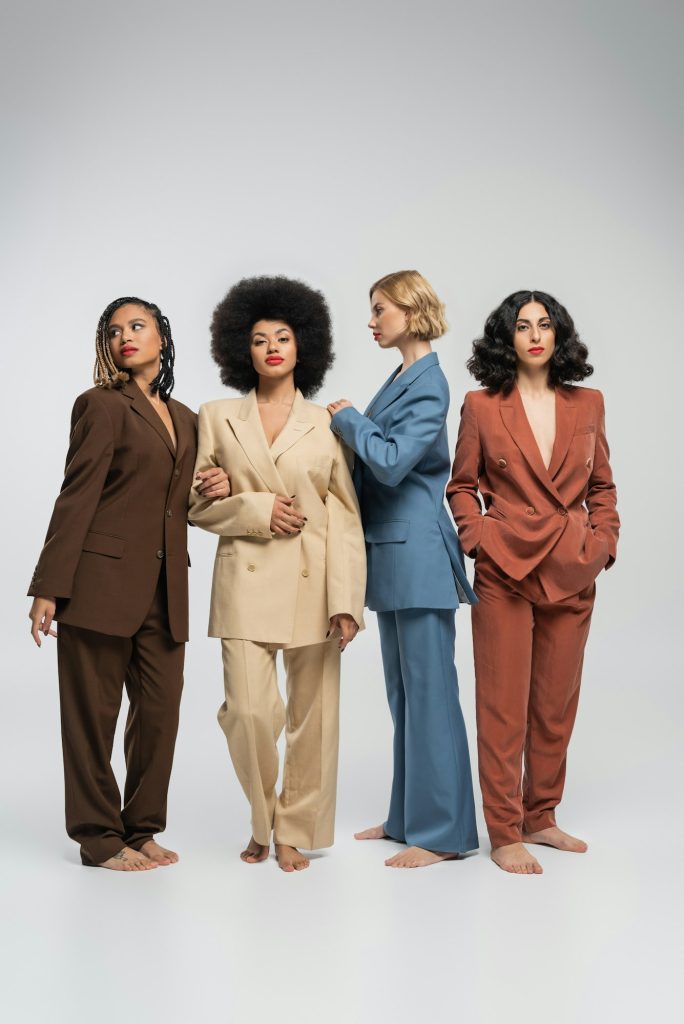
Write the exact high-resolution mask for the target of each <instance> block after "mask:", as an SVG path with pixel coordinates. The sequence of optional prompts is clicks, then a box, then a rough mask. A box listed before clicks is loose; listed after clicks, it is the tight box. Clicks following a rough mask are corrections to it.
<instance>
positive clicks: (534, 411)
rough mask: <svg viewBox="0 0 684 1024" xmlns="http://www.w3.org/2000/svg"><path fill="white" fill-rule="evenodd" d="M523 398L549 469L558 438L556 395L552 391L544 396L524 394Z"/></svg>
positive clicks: (529, 419) (540, 452) (544, 460)
mask: <svg viewBox="0 0 684 1024" xmlns="http://www.w3.org/2000/svg"><path fill="white" fill-rule="evenodd" d="M521 398H522V403H523V408H524V410H525V415H526V416H527V422H528V423H529V425H530V430H531V431H532V436H533V437H534V440H535V441H536V443H537V447H538V448H539V454H540V455H541V457H542V461H543V463H544V465H545V466H546V468H547V469H548V468H549V465H550V463H551V455H552V454H553V445H554V442H555V440H556V398H555V395H554V393H553V392H552V391H550V392H549V394H548V395H543V396H542V397H530V396H528V395H522V396H521Z"/></svg>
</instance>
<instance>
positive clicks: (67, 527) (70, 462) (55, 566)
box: [28, 392, 114, 598]
mask: <svg viewBox="0 0 684 1024" xmlns="http://www.w3.org/2000/svg"><path fill="white" fill-rule="evenodd" d="M113 454H114V428H113V426H112V422H111V420H110V418H109V414H108V412H107V409H106V407H105V405H104V403H103V402H101V401H100V400H99V399H98V396H97V394H93V393H92V392H90V393H86V394H84V395H80V396H79V397H78V398H77V399H76V402H75V403H74V408H73V411H72V413H71V434H70V438H69V450H68V452H67V457H66V468H65V471H64V482H63V483H62V487H61V490H60V492H59V497H58V498H57V501H56V502H55V507H54V511H53V513H52V518H51V519H50V525H49V526H48V531H47V536H46V538H45V545H44V547H43V550H42V552H41V555H40V558H39V559H38V565H37V566H36V569H35V572H34V573H33V578H32V580H31V586H30V587H29V591H28V593H29V596H30V597H52V598H69V597H71V594H72V590H73V585H74V577H75V575H76V569H77V568H78V563H79V560H80V558H81V551H82V549H83V543H84V541H85V538H86V534H87V533H88V530H89V529H90V524H91V522H92V521H93V517H94V515H95V512H96V510H97V506H98V502H99V500H100V496H101V494H102V489H103V487H104V484H105V480H106V479H107V473H108V471H109V467H110V465H111V461H112V456H113Z"/></svg>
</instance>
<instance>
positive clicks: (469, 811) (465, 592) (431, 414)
mask: <svg viewBox="0 0 684 1024" xmlns="http://www.w3.org/2000/svg"><path fill="white" fill-rule="evenodd" d="M370 305H371V318H370V322H369V324H368V326H369V328H370V329H371V331H372V332H373V338H374V340H375V342H376V343H377V344H378V345H379V347H380V348H381V349H387V350H397V351H398V352H399V353H400V355H401V358H402V362H401V365H400V366H398V367H397V368H396V369H395V370H394V371H393V372H392V374H391V375H390V377H389V378H388V380H386V381H385V383H384V384H383V385H382V387H381V388H380V390H379V391H378V393H377V394H376V396H375V397H374V398H373V400H372V401H371V403H370V405H369V406H368V408H367V409H366V412H365V414H364V415H362V414H361V413H360V412H359V411H358V410H357V409H355V408H354V407H353V405H352V404H351V402H349V401H347V400H346V399H341V400H340V401H338V402H333V403H331V405H329V406H328V409H329V411H330V413H331V415H332V424H331V427H332V430H333V432H334V433H336V434H337V435H338V436H339V437H341V438H343V440H344V441H345V442H346V443H347V444H348V445H349V446H350V448H352V449H353V451H355V452H356V455H357V459H356V463H355V466H354V482H355V484H356V488H357V493H358V494H359V497H360V502H361V514H362V517H363V525H364V530H365V535H366V546H367V551H368V591H367V594H366V604H367V605H368V607H369V608H372V609H373V610H374V611H375V612H376V613H377V617H378V628H379V631H380V645H381V649H382V661H383V667H384V671H385V685H386V689H387V699H388V702H389V706H390V711H391V714H392V721H393V723H394V773H393V779H392V791H391V795H390V802H389V813H388V815H387V819H386V821H385V822H384V824H382V825H376V826H374V827H372V828H370V829H365V830H364V831H363V832H358V833H357V834H356V838H357V839H363V840H366V839H394V840H396V841H397V842H400V843H406V845H407V849H406V850H402V851H400V852H399V853H397V854H395V855H394V856H393V857H390V858H388V859H387V860H386V861H385V863H386V864H387V866H388V867H392V868H416V867H424V866H427V865H429V864H435V863H438V862H440V861H445V860H455V859H457V858H458V856H459V854H462V853H466V852H467V851H469V850H475V849H477V847H478V838H477V828H476V824H475V801H474V798H473V784H472V778H471V772H470V758H469V755H468V738H467V735H466V729H465V723H464V721H463V714H462V711H461V705H460V703H459V698H458V678H457V675H456V667H455V665H454V643H455V637H456V627H455V615H454V612H455V610H456V608H458V606H459V600H460V601H465V602H469V601H471V600H474V599H475V598H474V595H473V593H472V591H471V589H470V587H469V585H468V580H467V579H466V574H465V569H464V566H463V553H462V552H461V549H460V546H459V543H458V539H457V537H456V531H455V530H454V527H453V523H452V522H451V520H450V518H449V513H448V512H447V510H446V508H445V506H444V487H445V485H446V482H447V479H448V476H449V463H450V459H449V445H448V441H447V431H446V416H447V412H448V410H449V385H448V384H447V380H446V377H445V376H444V373H443V372H442V369H441V367H440V365H439V360H438V358H437V354H436V353H435V352H433V351H432V341H434V340H435V339H436V338H439V337H441V335H443V334H444V333H445V332H446V330H447V324H446V321H445V319H444V307H443V305H442V303H441V302H440V300H439V298H438V296H437V295H436V294H435V292H434V289H433V288H432V286H431V285H430V283H429V282H428V281H426V280H425V278H424V277H423V276H422V275H421V274H419V273H418V272H417V271H416V270H401V271H398V272H396V273H394V274H387V275H386V276H385V277H382V278H380V280H379V281H376V282H375V284H374V285H372V287H371V289H370Z"/></svg>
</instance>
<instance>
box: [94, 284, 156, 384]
mask: <svg viewBox="0 0 684 1024" xmlns="http://www.w3.org/2000/svg"><path fill="white" fill-rule="evenodd" d="M129 304H130V305H132V306H142V307H143V308H144V309H147V310H149V311H150V313H152V314H153V316H154V319H155V320H156V321H157V327H158V329H159V336H160V338H161V341H162V348H161V359H160V366H159V373H158V374H157V376H156V377H155V378H154V380H153V381H152V383H151V384H150V391H151V392H152V394H153V395H156V394H159V397H160V398H161V400H162V401H163V402H168V400H169V398H170V397H171V392H172V391H173V385H174V377H173V364H174V361H175V358H176V349H175V347H174V344H173V338H172V337H171V324H170V323H169V319H168V317H166V316H164V314H163V313H162V311H161V309H160V308H159V306H156V305H155V304H154V302H147V301H146V300H145V299H137V298H136V297H135V296H134V295H126V296H123V297H122V298H120V299H114V302H110V303H109V305H108V306H107V308H106V309H105V311H104V313H103V314H102V316H101V317H100V319H99V321H98V324H97V331H96V333H95V367H94V370H93V382H94V384H95V387H97V388H115V387H120V386H121V384H123V383H125V381H127V380H130V374H129V373H127V372H126V370H121V369H119V367H118V366H117V365H116V363H115V362H114V359H113V357H112V350H111V348H110V347H109V338H108V337H107V329H108V327H109V321H110V320H111V319H112V316H113V315H114V313H115V312H116V310H117V309H119V308H120V307H121V306H128V305H129Z"/></svg>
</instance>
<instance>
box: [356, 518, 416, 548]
mask: <svg viewBox="0 0 684 1024" xmlns="http://www.w3.org/2000/svg"><path fill="white" fill-rule="evenodd" d="M410 525H411V522H410V520H409V519H390V520H389V521H388V522H386V523H367V524H366V529H365V535H366V543H367V544H403V543H404V542H405V541H406V540H408V535H409V526H410Z"/></svg>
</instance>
